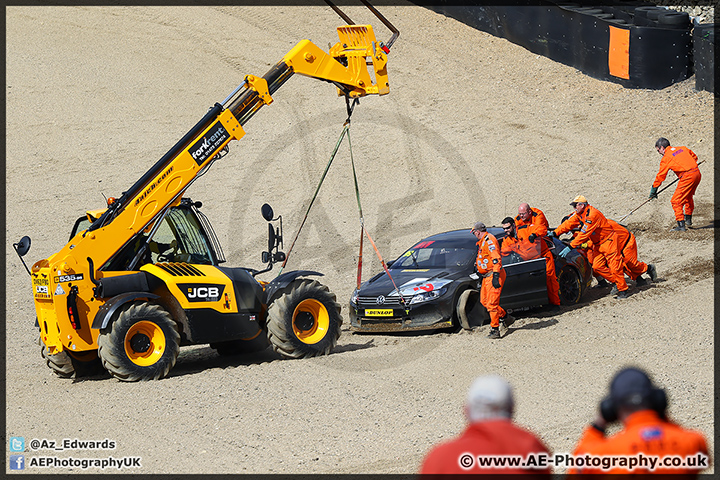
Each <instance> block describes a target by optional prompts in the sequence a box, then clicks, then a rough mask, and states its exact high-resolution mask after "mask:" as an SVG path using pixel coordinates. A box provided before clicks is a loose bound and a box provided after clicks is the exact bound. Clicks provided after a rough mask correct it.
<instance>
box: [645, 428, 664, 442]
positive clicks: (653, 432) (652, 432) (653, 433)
mask: <svg viewBox="0 0 720 480" xmlns="http://www.w3.org/2000/svg"><path fill="white" fill-rule="evenodd" d="M640 437H641V438H642V439H643V440H645V441H646V442H649V441H650V440H659V439H660V438H662V430H660V429H659V428H657V427H649V428H644V429H642V430H640Z"/></svg>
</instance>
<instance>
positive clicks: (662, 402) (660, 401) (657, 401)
mask: <svg viewBox="0 0 720 480" xmlns="http://www.w3.org/2000/svg"><path fill="white" fill-rule="evenodd" d="M667 404H668V401H667V394H666V393H665V390H663V389H662V388H653V389H652V390H651V392H650V406H651V407H652V409H653V410H655V411H656V412H657V413H658V414H659V415H660V416H664V415H665V410H666V409H667Z"/></svg>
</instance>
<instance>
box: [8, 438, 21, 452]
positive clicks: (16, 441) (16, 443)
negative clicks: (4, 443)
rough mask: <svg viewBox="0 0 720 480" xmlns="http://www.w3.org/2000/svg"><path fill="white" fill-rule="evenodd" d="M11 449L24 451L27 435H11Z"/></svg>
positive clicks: (12, 450)
mask: <svg viewBox="0 0 720 480" xmlns="http://www.w3.org/2000/svg"><path fill="white" fill-rule="evenodd" d="M10 451H11V452H24V451H25V437H10Z"/></svg>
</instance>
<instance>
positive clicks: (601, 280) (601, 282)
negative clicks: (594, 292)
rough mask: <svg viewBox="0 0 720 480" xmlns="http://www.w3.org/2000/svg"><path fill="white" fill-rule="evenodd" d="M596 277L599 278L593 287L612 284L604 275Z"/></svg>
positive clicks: (603, 286)
mask: <svg viewBox="0 0 720 480" xmlns="http://www.w3.org/2000/svg"><path fill="white" fill-rule="evenodd" d="M595 279H596V280H597V284H596V285H595V286H593V287H592V288H605V287H609V286H610V283H608V281H607V280H605V279H604V278H603V277H595Z"/></svg>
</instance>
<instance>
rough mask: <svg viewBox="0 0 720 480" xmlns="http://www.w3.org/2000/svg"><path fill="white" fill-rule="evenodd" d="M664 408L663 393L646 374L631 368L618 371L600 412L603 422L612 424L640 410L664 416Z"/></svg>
mask: <svg viewBox="0 0 720 480" xmlns="http://www.w3.org/2000/svg"><path fill="white" fill-rule="evenodd" d="M666 407H667V397H666V396H665V391H664V390H662V389H659V388H656V387H655V386H654V385H653V383H652V381H651V380H650V377H649V376H648V375H647V373H645V372H644V371H642V370H640V369H638V368H634V367H631V368H625V369H623V370H621V371H619V372H618V373H617V374H616V375H615V377H614V378H613V380H612V382H610V395H609V396H608V397H606V398H605V399H604V400H603V401H602V403H601V404H600V411H601V414H602V416H603V418H604V419H605V421H607V422H613V421H615V420H620V421H623V420H624V419H625V418H627V417H628V416H629V415H631V414H633V413H635V412H638V411H640V410H655V411H656V412H657V413H658V414H659V415H661V416H664V415H665V409H666Z"/></svg>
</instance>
